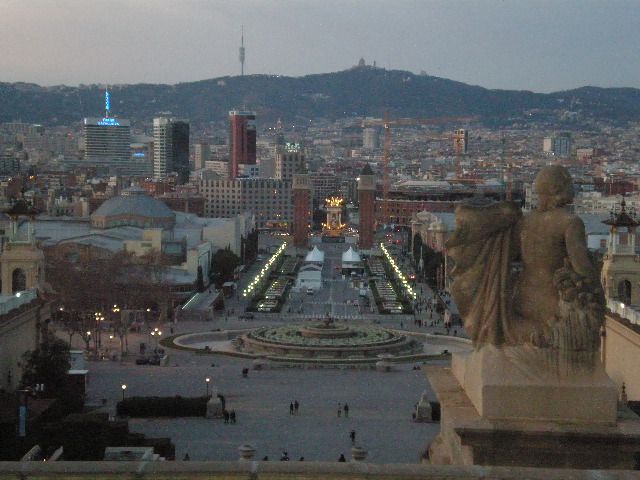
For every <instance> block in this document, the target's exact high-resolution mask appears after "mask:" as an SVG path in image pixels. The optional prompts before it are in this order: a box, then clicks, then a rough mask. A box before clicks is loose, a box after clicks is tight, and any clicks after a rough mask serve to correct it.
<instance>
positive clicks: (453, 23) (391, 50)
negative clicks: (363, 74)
mask: <svg viewBox="0 0 640 480" xmlns="http://www.w3.org/2000/svg"><path fill="white" fill-rule="evenodd" d="M91 7H92V8H91V9H87V8H86V4H85V3H83V2H80V1H78V0H62V1H60V2H56V3H55V4H54V3H52V2H46V1H45V0H33V1H31V2H19V1H14V0H8V1H6V2H4V3H3V4H2V5H1V6H0V26H1V27H2V29H3V32H5V35H4V38H3V52H4V53H3V56H2V58H0V72H2V75H0V81H3V82H18V81H24V82H32V83H37V84H40V85H58V84H67V85H77V84H95V83H97V84H128V83H129V84H130V83H169V84H172V83H179V82H187V81H196V80H202V79H207V78H216V77H222V76H236V75H240V72H241V64H240V61H239V58H238V49H239V47H240V41H241V28H242V25H244V47H245V49H246V61H245V74H246V75H252V74H279V75H285V76H303V75H306V74H314V73H324V72H330V71H339V70H344V69H346V68H349V67H351V66H352V65H354V64H356V63H357V62H358V59H359V58H360V57H364V58H365V60H366V61H367V64H371V63H373V61H374V60H375V61H376V63H377V65H378V66H380V67H383V68H389V69H398V70H409V71H413V72H415V73H418V72H420V71H425V72H426V73H428V74H430V75H434V76H438V77H445V78H450V79H453V80H457V81H461V82H465V83H469V84H477V85H481V86H483V87H487V88H503V89H524V90H533V91H536V92H550V91H557V90H562V89H570V88H575V87H579V86H584V85H594V86H602V87H636V88H638V87H640V80H638V78H640V75H639V74H640V66H638V65H637V64H636V63H635V62H631V61H629V59H630V58H633V57H634V54H635V50H636V49H637V46H638V45H639V44H640V33H638V31H637V29H636V28H635V22H634V19H635V18H638V16H639V15H640V4H639V3H636V2H630V1H625V0H616V1H613V2H606V3H604V2H596V1H578V0H567V1H564V2H551V1H546V0H536V1H530V2H522V3H516V2H512V3H509V2H502V1H498V0H488V1H484V2H471V1H462V0H461V1H456V2H445V1H417V0H412V1H408V0H407V1H401V2H396V3H394V4H393V5H387V4H385V3H383V2H378V1H373V2H359V1H353V2H338V1H325V2H319V1H311V0H309V1H299V2H294V1H290V0H283V1H278V2H273V1H265V0H249V1H245V2H242V3H241V4H240V3H236V2H230V1H211V2H205V1H197V0H188V1H183V2H179V3H177V4H175V3H170V2H167V1H155V2H150V1H146V0H138V1H128V0H118V1H114V2H109V3H107V2H100V3H97V2H96V3H92V4H91ZM292 39H295V41H292Z"/></svg>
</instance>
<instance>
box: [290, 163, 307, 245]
mask: <svg viewBox="0 0 640 480" xmlns="http://www.w3.org/2000/svg"><path fill="white" fill-rule="evenodd" d="M292 190H293V245H294V246H295V247H299V248H306V247H307V246H308V244H309V233H310V228H309V227H310V225H311V182H310V179H309V175H304V174H294V175H293V183H292Z"/></svg>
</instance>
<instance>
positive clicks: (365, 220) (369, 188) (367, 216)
mask: <svg viewBox="0 0 640 480" xmlns="http://www.w3.org/2000/svg"><path fill="white" fill-rule="evenodd" d="M358 201H359V203H360V250H371V247H373V235H374V233H375V226H376V219H375V202H376V177H375V175H374V174H373V172H372V171H371V167H370V166H369V164H367V165H365V167H364V168H363V169H362V173H360V180H359V181H358Z"/></svg>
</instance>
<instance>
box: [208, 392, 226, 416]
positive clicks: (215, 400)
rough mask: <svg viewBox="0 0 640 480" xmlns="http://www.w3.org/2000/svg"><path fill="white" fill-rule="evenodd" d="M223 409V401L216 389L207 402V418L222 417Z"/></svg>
mask: <svg viewBox="0 0 640 480" xmlns="http://www.w3.org/2000/svg"><path fill="white" fill-rule="evenodd" d="M222 410H223V408H222V401H221V400H220V398H219V397H218V392H215V391H214V392H213V395H212V396H211V398H210V399H209V401H208V402H207V418H221V417H222Z"/></svg>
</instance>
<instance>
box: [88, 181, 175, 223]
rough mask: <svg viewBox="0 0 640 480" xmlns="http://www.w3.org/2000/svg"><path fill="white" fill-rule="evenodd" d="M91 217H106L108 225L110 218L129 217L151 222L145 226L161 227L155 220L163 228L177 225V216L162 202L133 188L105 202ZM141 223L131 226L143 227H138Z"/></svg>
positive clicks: (140, 189) (135, 187)
mask: <svg viewBox="0 0 640 480" xmlns="http://www.w3.org/2000/svg"><path fill="white" fill-rule="evenodd" d="M91 217H92V219H93V218H95V217H104V218H106V219H107V223H108V218H109V217H128V218H131V219H133V218H136V219H138V220H140V219H148V220H149V221H148V222H145V226H146V225H148V226H160V225H155V223H156V222H154V220H158V221H160V223H162V226H168V224H169V223H170V224H171V225H173V224H174V223H175V217H176V214H175V213H174V212H173V211H172V210H171V209H170V208H169V207H168V206H167V205H165V204H164V203H163V202H161V201H160V200H157V199H155V198H153V197H150V196H149V195H147V192H146V191H145V190H144V189H143V188H140V187H137V186H133V187H131V188H129V189H127V190H125V191H123V192H122V194H121V195H119V196H117V197H113V198H110V199H109V200H107V201H106V202H104V203H103V204H102V205H100V207H99V208H98V209H97V210H96V211H95V212H93V214H92V215H91ZM125 223H127V222H126V221H125V222H124V223H123V222H122V221H120V222H119V224H120V225H124V224H125ZM139 223H140V221H135V222H133V223H132V224H131V225H133V226H142V225H138V224H139ZM127 224H128V223H127ZM105 226H109V225H105Z"/></svg>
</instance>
